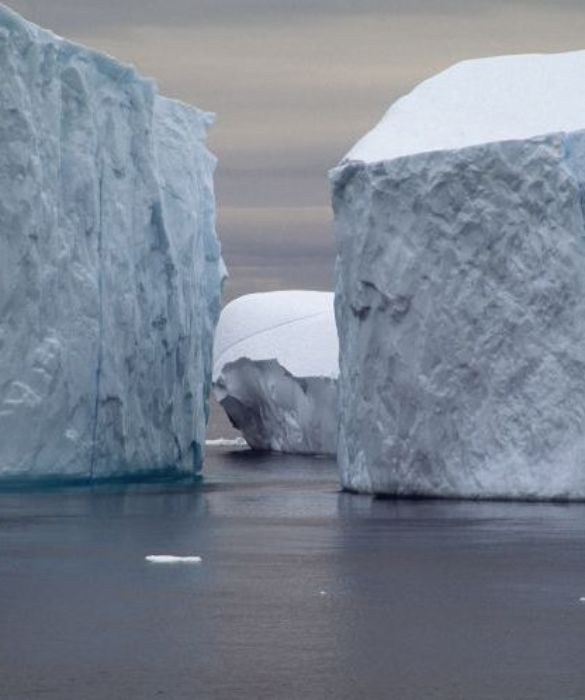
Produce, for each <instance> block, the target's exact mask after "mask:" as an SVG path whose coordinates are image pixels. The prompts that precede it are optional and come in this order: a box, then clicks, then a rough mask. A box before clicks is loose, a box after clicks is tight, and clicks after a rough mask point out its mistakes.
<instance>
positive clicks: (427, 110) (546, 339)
mask: <svg viewBox="0 0 585 700" xmlns="http://www.w3.org/2000/svg"><path fill="white" fill-rule="evenodd" d="M584 73H585V52H576V53H569V54H562V55H550V56H543V55H534V56H511V57H501V58H493V59H484V60H477V61H469V62H465V63H461V64H459V65H456V66H454V67H453V68H451V69H449V70H447V71H446V72H444V73H442V74H440V75H438V76H437V77H435V78H432V79H431V80H429V81H427V82H425V83H423V84H422V85H420V86H419V87H417V88H416V89H415V90H414V91H413V92H412V93H411V94H410V95H408V96H407V97H405V98H403V99H401V100H399V101H398V102H397V103H396V104H395V105H394V106H393V107H392V108H391V109H390V110H389V111H388V112H387V114H386V115H385V117H384V118H383V120H382V121H381V122H380V124H379V125H378V126H377V127H376V128H375V129H374V130H373V131H372V132H370V133H369V134H367V135H366V136H365V137H364V138H363V139H362V140H361V141H360V142H359V143H358V144H357V145H356V146H355V147H354V148H353V149H352V150H351V151H350V153H349V154H348V155H347V157H346V158H345V159H344V160H343V161H342V162H341V164H340V165H339V167H337V168H336V169H335V170H333V171H332V173H331V182H332V197H333V207H334V210H335V230H336V239H337V245H338V260H337V286H336V315H337V323H338V328H339V339H340V379H339V410H340V434H339V443H338V461H339V466H340V472H341V481H342V484H343V486H344V487H346V488H348V489H351V490H356V491H361V492H373V493H381V494H393V495H425V496H444V497H483V498H489V497H495V498H526V499H554V498H560V499H565V498H567V499H582V498H585V222H584V202H585V132H584V131H582V129H583V128H585V92H584V91H583V90H581V89H579V87H578V83H579V80H580V76H581V75H583V74H584Z"/></svg>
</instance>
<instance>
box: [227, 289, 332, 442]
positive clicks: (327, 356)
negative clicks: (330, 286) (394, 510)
mask: <svg viewBox="0 0 585 700" xmlns="http://www.w3.org/2000/svg"><path fill="white" fill-rule="evenodd" d="M337 355H338V342H337V330H336V327H335V317H334V311H333V294H330V293H327V292H309V291H282V292H266V293H261V294H247V295H246V296H243V297H240V298H239V299H236V300H235V301H232V302H231V303H230V304H228V305H227V306H226V307H225V309H224V310H223V311H222V313H221V317H220V320H219V324H218V326H217V334H216V338H215V348H214V366H213V386H214V393H215V396H216V398H217V399H218V401H219V402H220V403H221V405H222V406H223V408H224V409H225V411H226V413H227V415H228V416H229V418H230V420H231V422H232V424H233V425H234V426H235V427H236V428H238V429H239V430H241V431H242V433H243V434H244V437H245V438H246V440H247V442H248V444H249V445H250V446H251V447H253V448H255V449H259V450H277V451H280V452H298V453H311V454H315V453H320V454H335V448H336V440H337V375H338V373H339V366H338V361H337Z"/></svg>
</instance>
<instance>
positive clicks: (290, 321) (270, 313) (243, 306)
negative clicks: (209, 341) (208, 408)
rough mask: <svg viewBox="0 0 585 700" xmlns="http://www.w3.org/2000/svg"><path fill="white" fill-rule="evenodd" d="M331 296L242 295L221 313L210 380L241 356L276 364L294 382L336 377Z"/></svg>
mask: <svg viewBox="0 0 585 700" xmlns="http://www.w3.org/2000/svg"><path fill="white" fill-rule="evenodd" d="M337 356H338V341H337V329H336V327H335V316H334V312H333V294H331V293H329V292H311V291H301V290H286V291H280V292H264V293H262V292H261V293H257V294H246V295H245V296H242V297H239V298H238V299H235V300H234V301H232V302H230V303H229V304H227V306H226V307H225V308H224V309H223V311H222V312H221V317H220V321H219V323H218V324H217V330H216V333H215V344H214V352H213V358H214V359H213V376H214V379H215V378H216V377H217V376H218V374H219V373H220V372H221V369H222V367H223V366H225V365H227V364H228V363H230V362H233V361H234V360H237V359H239V358H242V357H245V358H248V359H249V360H277V361H278V362H279V364H280V365H281V366H282V367H283V368H284V369H286V370H287V371H288V372H290V373H291V374H294V375H295V376H297V377H331V378H333V377H337V375H338V373H339V364H338V357H337Z"/></svg>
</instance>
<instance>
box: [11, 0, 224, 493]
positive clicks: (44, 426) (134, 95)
mask: <svg viewBox="0 0 585 700" xmlns="http://www.w3.org/2000/svg"><path fill="white" fill-rule="evenodd" d="M211 120H212V117H211V115H209V114H207V113H206V112H202V111H200V110H197V109H194V108H191V107H189V106H187V105H185V104H182V103H180V102H177V101H175V100H169V99H165V98H163V97H160V96H159V95H158V93H157V89H156V85H155V84H154V82H153V81H152V80H150V79H145V78H143V77H141V76H140V75H139V74H138V73H137V72H136V71H135V70H134V68H132V67H131V66H128V65H125V64H122V63H119V62H117V61H116V60H115V59H113V58H111V57H109V56H106V55H104V54H101V53H99V52H97V51H92V50H90V49H87V48H85V47H83V46H80V45H77V44H74V43H71V42H68V41H66V40H64V39H61V38H60V37H57V36H56V35H55V34H53V33H52V32H50V31H46V30H44V29H41V28H39V27H36V26H35V25H33V24H31V23H30V22H27V21H25V20H24V19H22V18H21V17H19V16H18V15H16V14H15V13H13V12H11V11H10V10H8V9H6V8H5V7H3V6H0V349H1V352H0V355H1V356H0V477H2V478H4V477H5V478H14V479H20V478H23V479H24V478H41V479H42V478H47V477H55V478H62V477H66V478H76V479H77V478H81V479H98V478H109V477H119V476H121V475H128V474H132V475H138V474H143V473H146V472H148V474H149V475H153V474H154V473H157V472H162V471H164V472H168V471H169V470H171V471H176V472H181V473H186V474H191V473H193V472H194V471H196V470H198V469H199V467H200V465H201V461H202V454H203V449H204V447H203V446H204V442H205V432H206V421H207V413H208V411H207V398H208V394H209V389H210V384H211V363H212V343H213V332H214V328H215V324H216V321H217V318H218V315H219V295H220V285H221V279H222V276H223V274H224V267H223V262H222V260H221V255H220V248H219V241H218V240H217V236H216V233H215V199H214V191H213V171H214V168H215V158H214V156H213V155H212V154H211V153H210V152H209V151H208V150H207V148H206V146H205V137H206V132H207V128H208V126H209V124H210V123H211Z"/></svg>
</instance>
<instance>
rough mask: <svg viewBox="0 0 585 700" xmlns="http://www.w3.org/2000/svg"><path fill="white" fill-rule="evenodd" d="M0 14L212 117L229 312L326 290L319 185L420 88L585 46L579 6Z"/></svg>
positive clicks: (324, 3) (348, 5)
mask: <svg viewBox="0 0 585 700" xmlns="http://www.w3.org/2000/svg"><path fill="white" fill-rule="evenodd" d="M4 1H5V3H6V4H8V5H9V6H10V7H12V8H13V9H14V10H16V11H18V12H20V13H22V14H24V15H25V16H26V17H27V18H28V19H30V20H32V21H34V22H36V23H38V24H42V25H43V26H46V27H49V28H51V29H53V30H54V31H56V32H57V33H59V34H63V35H65V36H67V37H68V38H72V39H75V40H79V41H82V42H83V43H86V44H89V45H91V46H94V47H96V48H99V49H102V50H105V51H107V52H109V53H111V54H114V55H115V56H116V57H118V58H120V59H123V60H127V61H130V62H132V63H134V64H136V65H137V67H138V68H139V70H140V71H141V72H143V73H146V74H149V75H152V76H154V77H155V78H156V79H157V81H158V82H159V84H160V88H161V91H162V92H163V93H164V94H166V95H170V96H174V97H177V98H180V99H182V100H184V101H186V102H190V103H193V104H196V105H197V106H199V107H201V108H204V109H208V110H211V111H215V112H217V114H218V118H217V123H216V125H215V127H214V128H213V130H212V133H211V136H210V144H211V147H212V148H213V150H214V152H215V153H216V154H217V155H218V156H219V169H218V173H217V194H218V203H219V206H220V210H219V218H218V229H219V234H220V236H221V239H222V243H223V249H224V256H225V259H226V262H227V265H228V267H229V269H230V274H231V279H230V281H229V282H228V285H227V288H226V291H227V295H226V297H227V299H228V300H229V299H230V298H233V297H235V296H238V295H240V294H243V293H246V292H251V291H257V290H269V289H282V288H289V287H297V288H299V287H300V288H303V287H306V288H314V289H330V288H331V285H332V269H333V256H334V246H333V238H332V234H331V230H330V214H329V191H328V181H327V171H328V169H329V168H331V167H333V166H334V165H335V164H336V163H337V162H338V161H339V159H340V158H341V157H343V155H344V153H345V152H347V151H348V150H349V148H350V147H351V146H352V145H353V143H354V142H355V141H356V140H357V139H358V138H359V137H360V136H362V135H363V133H364V132H365V131H367V130H368V129H370V128H371V127H372V126H373V125H374V124H375V123H376V122H377V120H378V119H379V118H380V117H381V115H382V114H383V112H384V111H385V110H386V108H387V107H388V106H389V105H390V103H391V102H393V101H394V100H395V99H396V98H397V97H399V96H400V95H401V94H404V93H405V92H407V91H409V90H410V89H411V88H412V87H413V86H414V85H415V84H416V83H417V82H419V81H421V80H423V79H424V78H426V77H428V76H430V75H432V74H433V73H436V72H437V71H439V70H442V69H443V68H446V67H447V66H449V65H450V64H452V63H454V62H456V61H459V60H462V59H465V58H472V57H479V56H485V55H490V54H502V53H519V52H532V51H535V52H540V51H545V52H546V51H567V50H572V49H578V48H583V47H584V46H585V40H584V39H583V37H584V36H585V6H584V5H583V3H582V2H579V0H566V1H563V0H556V1H555V2H554V3H553V2H547V1H546V0H509V1H507V2H503V1H501V0H164V1H163V0H99V2H98V1H97V0H4ZM437 119H438V120H440V119H441V114H437Z"/></svg>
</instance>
